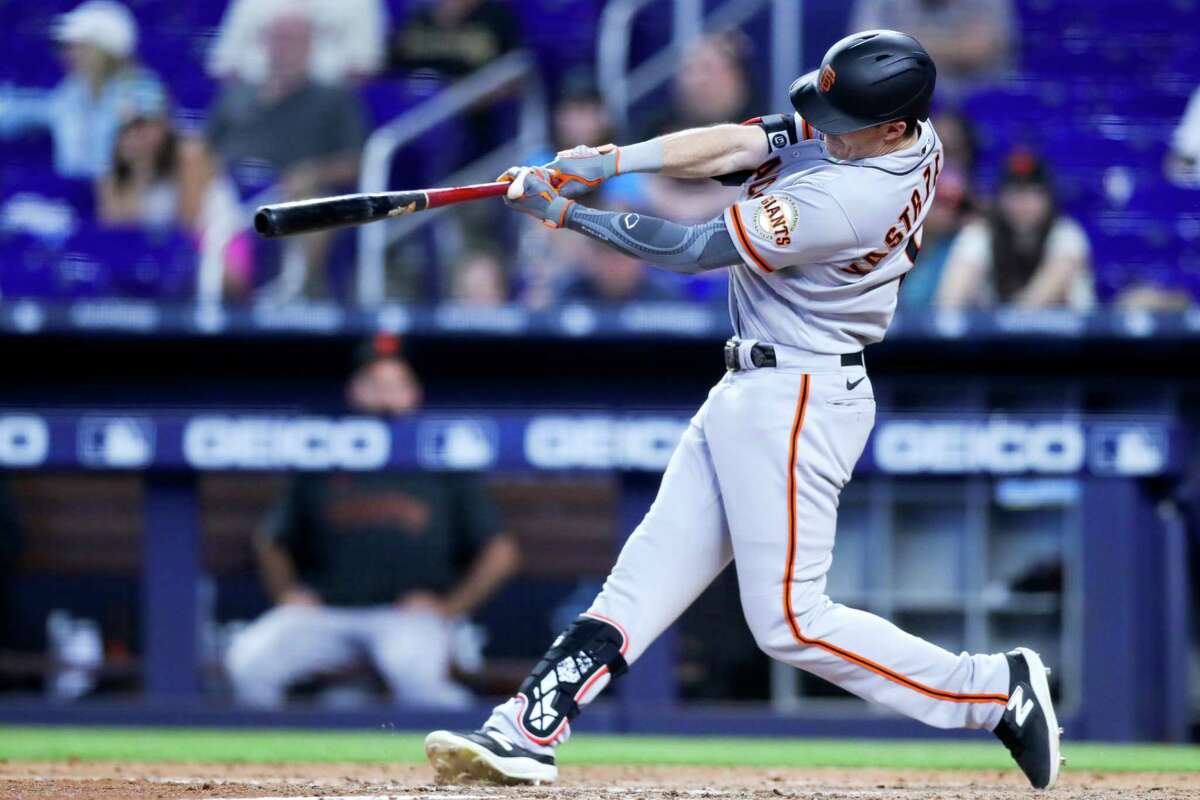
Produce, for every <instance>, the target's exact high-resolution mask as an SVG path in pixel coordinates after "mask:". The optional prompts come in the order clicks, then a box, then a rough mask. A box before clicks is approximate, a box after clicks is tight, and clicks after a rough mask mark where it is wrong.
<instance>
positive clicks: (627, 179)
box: [517, 74, 649, 308]
mask: <svg viewBox="0 0 1200 800" xmlns="http://www.w3.org/2000/svg"><path fill="white" fill-rule="evenodd" d="M551 133H552V137H553V138H552V145H553V149H548V150H543V151H539V152H535V153H531V154H530V155H529V156H527V157H526V159H525V161H526V163H529V164H545V163H547V162H549V161H552V160H553V159H554V156H555V153H557V152H559V151H562V150H569V149H571V148H573V147H575V146H577V145H587V146H589V147H597V146H599V145H602V144H609V143H611V142H613V141H615V139H616V133H615V131H614V129H613V124H612V118H611V116H610V115H609V113H608V108H607V107H606V106H605V105H604V101H603V99H602V98H601V97H600V93H599V91H598V90H597V89H596V86H595V84H594V83H593V82H592V81H591V79H590V77H585V76H582V75H580V74H576V75H570V76H568V77H567V78H566V80H565V81H564V83H563V90H562V92H561V94H560V95H559V99H558V104H557V105H556V106H555V108H554V115H553V129H552V131H551ZM648 180H649V176H647V175H643V174H640V173H628V174H625V175H619V176H617V177H615V178H611V179H609V180H607V181H605V182H604V184H603V185H602V186H601V187H600V189H598V190H597V192H596V194H595V195H592V196H591V197H592V198H593V199H592V200H589V202H590V203H593V204H595V203H599V204H600V205H601V206H602V207H603V208H605V209H607V210H609V211H617V210H627V211H636V210H640V209H643V208H645V207H646V205H647V198H646V187H647V181H648ZM517 224H518V225H519V226H520V227H521V239H520V246H519V256H518V258H517V264H518V269H519V270H520V283H521V287H522V290H521V299H522V301H523V302H524V303H525V304H526V305H528V306H530V307H533V308H542V307H544V306H546V305H548V304H549V303H551V302H552V301H553V300H554V298H555V294H556V291H557V287H560V286H561V285H562V284H563V283H564V282H565V281H566V280H568V278H569V273H570V271H571V270H572V269H574V268H577V267H578V266H579V265H581V264H582V263H583V262H584V261H585V260H586V259H587V257H588V255H587V252H588V249H587V246H586V243H585V242H584V241H583V240H582V237H578V236H561V235H555V233H556V232H555V231H552V230H550V229H549V228H547V227H546V226H544V225H541V224H539V223H537V222H536V221H533V220H529V219H525V218H522V219H520V220H517Z"/></svg>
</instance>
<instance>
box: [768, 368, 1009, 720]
mask: <svg viewBox="0 0 1200 800" xmlns="http://www.w3.org/2000/svg"><path fill="white" fill-rule="evenodd" d="M808 390H809V375H808V373H805V374H804V377H803V378H802V379H801V381H800V396H799V398H798V399H797V401H796V416H795V418H794V419H793V421H792V433H791V436H792V439H791V444H790V445H789V447H788V480H787V491H788V549H787V571H786V572H785V573H784V576H783V613H784V617H785V618H786V619H787V623H788V627H789V628H790V629H791V632H792V637H793V638H794V639H795V640H796V641H797V642H799V643H800V644H801V645H805V646H813V647H819V648H821V649H822V650H825V651H826V652H829V653H832V654H833V655H835V656H838V657H839V658H843V659H845V660H846V661H849V662H851V663H852V664H857V665H858V666H860V667H862V668H864V669H867V670H870V671H871V672H874V673H875V674H876V675H879V676H880V677H882V678H886V679H887V680H889V681H892V682H894V683H898V684H900V685H901V686H904V687H906V688H909V689H912V690H913V691H915V692H918V693H920V694H923V695H925V696H926V697H931V698H933V699H934V700H948V701H950V702H953V703H999V704H1000V705H1005V704H1007V703H1008V695H1003V694H959V693H957V692H948V691H945V690H943V689H934V688H931V687H929V686H925V685H924V684H922V683H919V682H917V681H915V680H913V679H912V678H909V677H906V676H904V675H901V674H900V673H898V672H895V671H894V670H891V669H888V668H887V667H885V666H883V665H881V664H877V663H875V662H874V661H871V660H870V659H869V658H866V657H864V656H860V655H858V654H857V653H852V652H850V651H849V650H845V649H843V648H841V647H838V646H837V645H834V644H830V643H829V642H825V641H822V640H820V639H811V638H809V637H807V636H805V635H804V632H803V631H801V630H800V623H799V622H797V620H796V616H795V614H793V613H792V575H793V569H794V562H795V560H796V453H797V450H798V449H799V441H800V432H801V431H802V430H803V429H804V412H805V409H806V408H807V406H808Z"/></svg>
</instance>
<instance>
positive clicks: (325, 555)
mask: <svg viewBox="0 0 1200 800" xmlns="http://www.w3.org/2000/svg"><path fill="white" fill-rule="evenodd" d="M364 349H365V353H364V354H363V358H362V359H361V364H360V366H359V367H358V369H357V370H356V371H355V373H354V375H353V376H352V377H351V378H350V381H349V383H348V385H347V387H346V400H347V403H348V405H349V406H350V408H351V410H352V411H353V412H354V413H356V414H371V415H379V416H398V415H404V414H409V413H412V412H413V411H415V410H417V409H418V408H419V407H420V405H421V399H422V390H421V385H420V383H419V382H418V380H417V377H416V375H415V373H414V372H413V370H412V367H411V366H409V364H408V362H407V361H405V360H404V359H403V358H402V357H401V356H400V353H399V347H398V342H397V341H396V339H395V338H394V337H388V336H383V337H379V338H378V339H376V340H375V341H374V342H373V343H371V344H370V345H368V346H367V347H366V348H364ZM447 446H448V447H451V448H452V447H453V446H454V445H453V443H449V444H448V445H447ZM465 446H467V447H468V448H469V447H471V443H470V442H468V443H466V445H465ZM255 550H256V554H257V557H258V564H259V570H260V574H261V576H262V580H263V583H264V585H265V588H266V590H267V592H268V594H269V595H270V597H271V598H272V600H274V602H275V606H274V608H272V609H271V610H269V611H268V612H267V613H266V614H264V615H263V616H262V617H260V618H259V619H257V620H255V621H254V622H253V623H251V624H250V626H249V627H247V628H246V629H245V630H244V631H242V632H241V633H240V634H239V635H238V636H237V637H236V638H235V639H234V641H233V643H232V645H231V647H230V650H229V653H228V657H227V659H226V667H227V669H228V673H229V676H230V678H231V680H232V684H233V689H234V693H235V696H236V698H237V699H238V700H239V701H240V702H241V703H243V704H246V705H250V706H255V707H261V708H272V707H276V706H279V705H280V704H281V703H282V702H283V701H284V699H285V696H286V692H287V690H288V688H289V687H291V686H293V685H294V684H296V683H299V682H302V681H305V680H308V679H312V678H313V677H315V676H318V675H327V674H330V673H337V672H338V671H341V670H345V669H346V668H347V667H350V666H351V665H356V664H360V663H363V662H366V663H369V664H370V665H371V666H373V667H374V668H375V670H376V671H377V672H378V673H379V674H380V676H381V677H382V678H383V679H384V681H385V682H386V684H387V686H388V687H389V689H390V690H391V693H392V695H393V696H394V698H395V699H396V701H397V702H399V703H403V704H407V705H416V706H429V707H443V708H446V707H457V706H461V705H463V704H464V703H465V702H466V701H467V700H468V695H467V693H466V690H465V689H463V688H462V687H460V686H459V685H458V684H456V683H455V682H453V681H452V680H451V678H450V665H451V644H452V635H453V633H454V631H455V629H456V626H457V624H458V623H459V622H460V621H461V620H462V619H463V618H465V617H466V616H467V615H469V614H470V613H471V612H472V611H474V610H475V609H477V608H478V607H479V606H480V605H481V604H482V603H483V602H484V601H485V600H486V599H487V598H488V597H489V596H490V595H491V594H492V593H493V592H494V591H495V590H496V589H497V588H498V587H499V586H500V585H501V584H503V583H504V582H505V581H506V580H507V579H508V578H509V577H510V576H511V575H512V574H513V573H514V572H515V570H516V568H517V564H518V561H519V554H518V550H517V546H516V543H515V542H514V540H513V538H512V537H511V536H509V535H507V534H506V533H504V532H503V527H502V525H501V522H500V519H499V517H498V515H497V512H496V509H495V506H494V505H493V503H492V500H491V498H490V497H489V495H488V492H487V489H486V487H485V485H484V480H483V478H482V476H480V475H477V474H470V473H461V472H458V473H442V472H425V471H410V472H375V473H361V472H347V473H336V474H328V475H303V476H300V477H297V478H295V479H294V480H292V481H291V483H290V485H289V487H288V489H287V492H286V494H285V495H284V496H283V497H282V498H281V499H280V501H279V504H278V505H277V507H276V508H275V509H274V510H273V511H272V512H271V513H270V515H269V516H268V518H267V519H266V521H265V522H264V523H263V525H262V527H261V529H260V531H259V533H258V536H257V537H256V542H255Z"/></svg>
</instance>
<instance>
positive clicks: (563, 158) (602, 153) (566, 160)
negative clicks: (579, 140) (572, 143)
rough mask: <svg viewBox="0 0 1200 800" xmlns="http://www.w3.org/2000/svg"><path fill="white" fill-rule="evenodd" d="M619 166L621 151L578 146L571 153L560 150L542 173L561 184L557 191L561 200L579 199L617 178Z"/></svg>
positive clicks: (612, 146)
mask: <svg viewBox="0 0 1200 800" xmlns="http://www.w3.org/2000/svg"><path fill="white" fill-rule="evenodd" d="M620 165H621V148H619V147H617V146H616V145H612V144H602V145H600V146H599V147H587V146H586V145H582V144H581V145H579V146H578V147H576V148H573V149H571V150H563V151H562V152H561V153H559V154H558V156H557V157H556V158H555V159H554V160H553V161H551V162H550V163H549V164H546V165H544V166H543V167H542V169H544V170H547V171H549V172H550V174H552V175H554V176H555V177H556V178H558V179H560V180H561V182H559V183H558V191H559V192H560V193H561V194H562V196H563V197H579V196H580V195H584V194H587V193H588V192H590V191H592V190H594V189H596V188H597V187H598V186H599V185H600V184H601V183H603V182H604V181H606V180H608V179H609V178H611V177H613V176H614V175H617V174H618V173H619V171H620V169H619V168H620Z"/></svg>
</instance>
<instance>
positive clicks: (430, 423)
mask: <svg viewBox="0 0 1200 800" xmlns="http://www.w3.org/2000/svg"><path fill="white" fill-rule="evenodd" d="M498 450H499V433H498V432H497V430H496V426H495V424H494V423H493V422H491V421H490V420H481V419H456V420H426V421H424V422H422V423H421V426H420V427H419V428H418V429H417V461H418V462H419V463H420V464H421V466H423V467H426V468H428V469H452V470H477V469H486V468H487V467H490V466H492V465H493V464H495V463H496V456H497V451H498Z"/></svg>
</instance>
